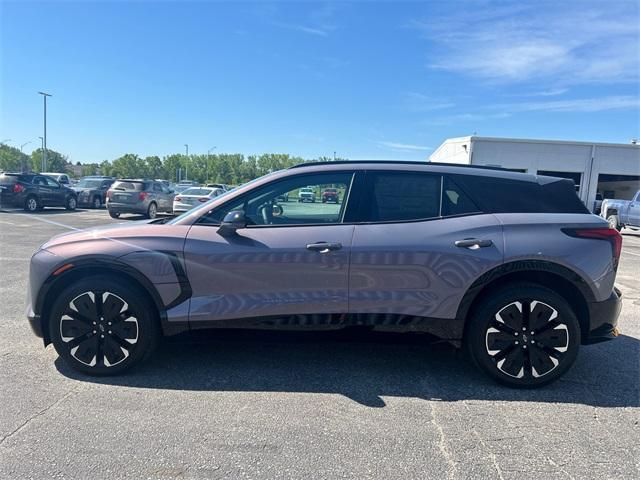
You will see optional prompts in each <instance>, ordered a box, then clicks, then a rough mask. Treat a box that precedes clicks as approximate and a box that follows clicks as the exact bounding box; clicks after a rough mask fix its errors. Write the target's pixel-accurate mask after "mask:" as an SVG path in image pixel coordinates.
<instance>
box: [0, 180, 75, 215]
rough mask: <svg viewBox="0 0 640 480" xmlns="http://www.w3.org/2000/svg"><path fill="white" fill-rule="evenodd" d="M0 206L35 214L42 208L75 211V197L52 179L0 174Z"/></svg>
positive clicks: (72, 192) (70, 190)
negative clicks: (61, 208)
mask: <svg viewBox="0 0 640 480" xmlns="http://www.w3.org/2000/svg"><path fill="white" fill-rule="evenodd" d="M0 206H1V207H14V208H24V209H25V210H26V211H28V212H35V211H36V210H40V209H42V208H44V207H65V208H66V209H67V210H75V209H76V206H77V195H76V192H74V191H73V190H72V189H70V188H69V187H66V186H64V185H61V184H60V183H58V182H56V181H55V180H54V179H53V178H51V177H47V176H46V175H38V174H34V173H0Z"/></svg>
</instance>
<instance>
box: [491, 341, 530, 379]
mask: <svg viewBox="0 0 640 480" xmlns="http://www.w3.org/2000/svg"><path fill="white" fill-rule="evenodd" d="M524 357H525V353H524V351H523V350H522V349H521V348H512V349H511V350H510V351H509V352H508V353H507V354H506V355H505V356H504V358H503V359H501V360H499V361H498V362H497V366H498V368H499V369H500V370H502V371H503V372H504V373H506V374H507V375H511V376H512V377H518V378H520V377H522V376H523V375H524Z"/></svg>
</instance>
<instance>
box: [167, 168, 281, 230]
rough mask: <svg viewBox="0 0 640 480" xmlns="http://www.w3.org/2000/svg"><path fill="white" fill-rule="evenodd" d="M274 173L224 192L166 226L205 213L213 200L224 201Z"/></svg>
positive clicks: (273, 173) (172, 220)
mask: <svg viewBox="0 0 640 480" xmlns="http://www.w3.org/2000/svg"><path fill="white" fill-rule="evenodd" d="M276 173H277V172H272V173H267V174H266V175H263V176H262V177H258V178H254V179H253V180H251V181H249V182H247V183H245V184H243V185H238V186H237V187H235V188H232V189H231V190H227V191H226V192H223V193H222V194H220V195H218V196H217V197H215V198H212V199H211V200H209V201H208V202H205V203H203V204H202V205H199V206H197V207H195V208H192V209H191V210H189V211H186V212H184V213H183V214H182V215H178V216H177V217H175V218H173V219H171V220H170V221H168V222H166V224H167V225H173V224H176V223H180V221H181V220H182V219H184V218H185V217H188V216H189V215H193V214H194V213H198V212H200V211H201V210H205V211H206V210H209V204H210V203H211V202H212V201H214V200H215V201H216V202H217V201H218V200H220V199H225V198H226V197H228V196H229V195H231V194H233V193H235V191H236V190H237V189H238V188H240V187H246V186H247V185H252V184H254V183H256V182H258V181H260V180H263V179H265V178H268V177H270V176H272V175H275V174H276Z"/></svg>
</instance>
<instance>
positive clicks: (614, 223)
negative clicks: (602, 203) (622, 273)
mask: <svg viewBox="0 0 640 480" xmlns="http://www.w3.org/2000/svg"><path fill="white" fill-rule="evenodd" d="M607 222H609V226H610V227H611V228H615V229H616V230H618V231H620V230H622V225H620V222H619V221H618V215H609V216H608V217H607Z"/></svg>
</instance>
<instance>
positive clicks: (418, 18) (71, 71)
mask: <svg viewBox="0 0 640 480" xmlns="http://www.w3.org/2000/svg"><path fill="white" fill-rule="evenodd" d="M0 9H1V10H0V15H1V30H2V33H1V35H2V38H1V40H2V45H1V48H2V50H1V53H2V57H1V62H2V72H1V73H2V78H1V80H2V83H1V104H0V107H1V117H0V119H1V124H0V137H1V138H0V140H3V139H7V138H10V139H11V142H10V144H11V145H13V146H18V147H19V146H20V144H22V143H24V142H27V141H29V140H34V139H35V140H34V143H32V144H30V145H28V146H26V147H25V151H30V149H31V148H36V146H38V142H39V140H37V137H38V136H39V135H42V99H41V97H40V96H39V95H38V94H37V93H36V92H37V91H39V90H45V91H48V92H50V93H52V94H53V97H51V98H50V100H49V104H48V107H49V108H48V113H49V115H48V122H49V123H48V144H49V147H50V148H53V149H55V150H58V151H60V152H62V153H64V154H66V155H68V156H69V157H70V160H72V161H74V162H75V161H81V162H92V161H101V160H103V159H113V158H115V157H117V156H119V155H122V154H124V153H126V152H134V153H138V154H141V155H160V156H162V155H165V154H169V153H174V152H183V151H184V146H183V145H184V144H185V143H188V144H189V149H190V152H192V153H205V152H206V151H207V150H208V149H209V148H211V147H213V146H216V147H217V150H216V151H218V152H239V153H244V154H260V153H264V152H274V153H275V152H278V153H290V154H294V155H300V156H303V157H306V158H313V157H317V156H320V155H325V156H331V155H333V152H334V151H336V152H337V155H339V156H343V157H347V158H352V159H357V158H373V159H385V158H386V159H390V158H395V159H416V160H419V159H424V158H426V157H427V156H428V155H429V154H430V153H431V152H432V151H433V149H435V148H437V146H438V145H439V144H440V143H441V142H442V141H443V140H444V139H445V138H448V137H455V136H463V135H469V134H472V133H474V132H477V134H478V135H484V136H504V137H524V138H547V139H565V140H586V141H591V140H593V141H606V142H622V143H627V142H629V140H630V139H631V138H634V137H638V136H640V119H639V113H638V112H639V111H640V95H639V90H638V89H639V82H640V74H639V70H640V39H639V35H640V27H639V25H640V16H639V12H638V3H637V2H635V1H630V2H616V1H603V2H589V1H566V2H549V3H544V2H539V1H538V2H530V3H527V2H504V1H503V2H488V1H487V2H485V1H476V2H462V1H459V2H456V1H449V2H444V1H443V2H412V3H403V2H392V3H381V2H355V3H318V2H277V3H265V2H260V3H244V2H227V3H225V2H148V1H136V2H115V1H114V2H102V3H101V2H82V1H76V2H62V3H60V2H41V3H32V2H28V1H21V2H3V3H2V4H1V5H0Z"/></svg>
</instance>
